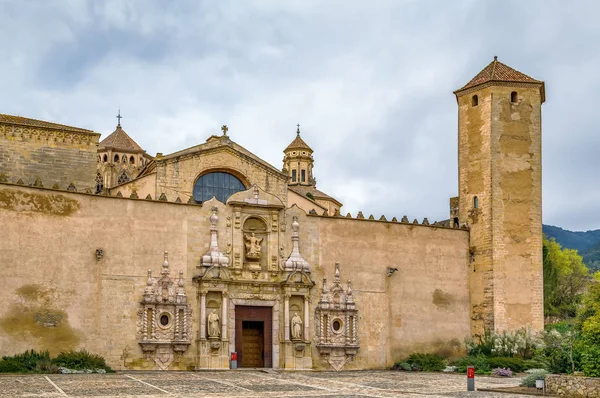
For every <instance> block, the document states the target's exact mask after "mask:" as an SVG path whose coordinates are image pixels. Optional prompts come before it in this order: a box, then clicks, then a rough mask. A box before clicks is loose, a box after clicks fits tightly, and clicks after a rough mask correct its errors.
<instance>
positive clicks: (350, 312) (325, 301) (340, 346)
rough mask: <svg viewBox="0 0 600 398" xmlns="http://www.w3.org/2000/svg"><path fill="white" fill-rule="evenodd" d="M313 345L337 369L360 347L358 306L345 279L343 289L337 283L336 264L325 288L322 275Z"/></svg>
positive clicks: (338, 280)
mask: <svg viewBox="0 0 600 398" xmlns="http://www.w3.org/2000/svg"><path fill="white" fill-rule="evenodd" d="M315 315H316V319H315V330H316V335H317V336H316V347H317V350H318V351H319V354H320V355H321V356H322V357H323V358H324V359H325V360H326V361H327V362H328V363H329V364H330V365H331V367H332V368H333V369H335V370H336V371H339V370H341V369H342V368H343V367H344V365H345V364H346V362H348V361H349V360H352V359H353V358H354V356H355V355H356V353H357V352H358V349H359V348H360V345H359V339H358V310H357V309H356V304H355V302H354V296H353V295H352V284H351V282H350V281H348V285H347V288H346V289H344V288H343V287H342V285H341V283H340V266H339V264H338V263H336V264H335V273H334V280H333V285H332V286H331V289H329V290H328V289H327V278H323V290H322V292H321V298H320V300H319V304H318V305H317V309H316V311H315Z"/></svg>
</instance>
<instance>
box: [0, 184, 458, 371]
mask: <svg viewBox="0 0 600 398" xmlns="http://www.w3.org/2000/svg"><path fill="white" fill-rule="evenodd" d="M260 195H261V197H264V195H267V194H266V193H264V192H262V191H261V193H260ZM242 203H247V202H246V201H241V202H240V204H239V205H235V206H241V207H239V209H240V210H239V211H241V212H242V217H241V220H240V221H241V223H242V222H243V219H244V217H248V216H252V214H254V213H256V214H259V212H261V211H263V210H261V209H263V207H261V206H265V205H264V204H261V203H262V202H260V201H257V207H256V208H255V209H254V208H252V207H251V206H250V205H248V206H250V207H247V208H246V207H244V206H242ZM269 203H270V202H269ZM213 207H216V208H217V211H218V215H219V222H218V225H217V229H218V235H219V247H220V248H221V250H222V251H223V252H224V253H226V255H227V256H230V257H231V256H233V254H232V253H236V250H237V251H239V250H243V241H242V240H241V235H239V233H234V232H233V231H234V229H235V228H236V226H237V223H238V216H237V214H236V213H235V212H233V209H234V208H236V207H234V206H232V205H225V204H222V203H220V202H214V203H208V202H207V203H205V204H204V205H188V204H185V203H182V204H179V203H173V202H163V201H159V200H156V199H155V200H145V199H130V198H120V197H110V196H98V195H90V194H85V193H76V192H69V191H64V190H52V189H47V188H35V187H26V186H19V185H12V184H3V183H0V223H1V224H2V225H3V226H4V231H5V238H4V239H2V240H0V300H1V301H2V302H3V303H4V305H3V306H1V307H0V330H1V333H0V355H7V354H14V353H18V352H22V351H24V350H26V349H30V348H36V349H49V350H51V352H53V353H56V352H58V351H60V350H64V349H70V348H86V349H88V350H89V351H92V352H95V353H99V354H101V355H103V356H104V357H105V358H106V359H107V360H108V362H109V363H110V365H111V366H113V367H114V368H116V369H150V368H152V364H151V363H150V362H149V361H148V360H147V358H145V357H144V354H143V352H142V350H141V348H140V346H139V344H138V340H137V339H136V329H137V327H138V325H137V324H136V322H137V319H138V318H137V311H138V309H139V302H140V301H141V300H142V297H143V294H144V287H145V286H146V281H147V272H148V270H152V272H153V275H159V273H160V269H161V264H162V261H163V252H164V251H168V252H169V263H170V269H171V276H172V277H173V278H175V279H176V276H177V275H178V273H179V271H183V279H184V282H185V290H186V294H187V297H188V302H189V303H190V306H191V309H192V314H191V322H192V332H191V336H192V338H191V346H190V347H189V349H187V351H186V352H185V353H184V355H183V357H182V358H180V359H179V361H178V362H175V363H174V364H173V365H172V366H171V367H170V369H193V368H196V367H198V366H199V363H200V361H199V356H201V355H206V353H203V351H202V349H200V347H199V345H198V343H197V340H196V339H197V336H198V335H199V327H200V319H199V297H198V294H199V293H198V292H197V287H196V285H195V284H194V283H193V282H192V277H193V276H195V275H198V272H199V264H200V260H201V256H202V255H203V254H204V253H206V251H207V249H208V247H209V244H210V222H209V217H210V216H211V214H212V212H213V210H212V208H213ZM269 211H271V212H272V211H273V210H269ZM279 211H280V215H279V217H278V218H277V219H275V218H271V221H269V224H268V225H269V229H270V230H273V231H275V230H279V231H280V232H278V233H276V234H275V235H272V237H271V238H269V239H279V241H278V242H279V245H280V246H279V247H280V255H279V260H278V261H284V260H285V259H286V258H287V256H289V254H290V253H291V250H292V239H291V233H292V226H291V224H292V221H293V219H294V217H296V218H297V220H298V222H299V225H300V229H299V231H300V232H299V250H300V254H301V255H302V257H303V258H304V259H305V260H306V261H307V262H308V264H309V265H310V269H311V278H312V280H313V281H314V282H316V284H315V285H314V286H313V288H312V289H311V290H310V300H309V304H310V307H309V313H308V319H309V323H310V324H309V331H310V336H314V320H313V319H312V317H313V315H314V311H315V306H316V304H317V302H318V300H319V295H320V289H321V288H322V280H323V277H324V276H327V277H329V280H330V281H331V280H332V276H333V271H334V265H335V263H336V262H339V263H340V269H341V277H342V278H343V281H342V282H343V283H344V284H345V282H346V280H347V279H351V280H352V284H353V285H352V286H353V292H354V293H353V294H354V297H355V300H356V308H357V310H358V316H359V319H358V333H359V339H360V349H359V350H358V353H357V355H356V357H355V360H354V361H351V362H349V363H347V364H346V367H345V368H353V369H366V368H384V367H388V366H391V365H392V364H393V362H394V361H397V360H399V359H401V358H402V357H403V356H404V355H406V354H408V353H410V352H413V351H430V352H432V351H434V352H435V351H437V352H443V353H452V352H455V351H457V350H460V344H461V342H462V340H463V339H464V337H466V336H467V335H468V334H469V305H468V285H467V280H468V278H467V274H466V273H467V270H468V231H466V230H461V229H449V228H442V227H435V226H430V225H415V224H406V223H404V224H403V223H398V222H388V221H377V220H368V219H348V218H345V217H322V216H311V215H306V213H305V212H304V211H302V210H301V209H299V208H298V207H296V206H293V207H292V208H288V209H285V210H283V209H282V210H279ZM244 214H246V215H245V216H244ZM275 222H277V224H276V223H275ZM278 225H279V226H278ZM277 234H279V235H277ZM238 235H239V237H238ZM277 236H278V237H277ZM274 243H276V242H274ZM269 245H270V246H271V245H272V244H269ZM270 246H269V247H270ZM265 247H266V246H265ZM98 249H101V250H102V256H101V258H98V257H97V250H98ZM265 250H266V249H265ZM269 250H271V249H269ZM269 257H271V256H269ZM230 264H231V265H230V272H232V273H233V275H234V276H233V277H234V278H235V279H237V280H239V281H240V282H241V285H240V283H237V284H235V286H240V287H239V288H236V289H238V290H239V289H241V290H239V292H240V293H239V294H241V295H243V297H248V299H249V300H250V299H251V300H250V301H249V302H254V301H252V300H255V301H256V302H260V300H263V298H262V297H266V296H268V295H269V294H272V293H268V292H267V293H261V292H262V290H261V289H262V288H260V285H261V284H263V285H268V284H271V285H270V286H274V285H273V283H274V282H276V281H277V280H279V279H278V278H280V276H279V275H280V274H278V273H277V272H274V271H273V270H272V269H271V268H269V271H268V272H263V273H262V274H260V275H257V276H255V275H254V273H251V272H249V271H247V270H246V269H245V268H244V269H242V270H240V273H239V275H238V274H236V273H235V272H237V271H235V269H234V266H235V258H233V259H232V261H231V263H230ZM269 267H270V266H269ZM392 268H396V269H397V271H392V272H391V275H390V276H388V274H389V273H390V269H392ZM234 271H235V272H234ZM255 278H257V279H255ZM245 284H247V285H245ZM232 286H234V285H232ZM244 286H246V287H244ZM255 289H258V290H256V291H255ZM269 289H271V290H268V291H269V292H275V290H273V288H269ZM291 293H292V299H291V302H290V305H292V304H293V303H295V301H293V300H296V299H297V296H294V295H293V294H294V290H292V291H291ZM235 294H238V293H236V291H230V293H229V296H228V297H230V299H231V300H236V299H235V297H236V296H235ZM226 297H227V296H226ZM239 297H242V296H239ZM294 297H296V299H295V298H294ZM272 302H273V301H272ZM232 303H233V301H232ZM275 303H276V304H274V305H275V309H277V313H281V314H284V313H285V312H284V307H283V304H284V303H283V299H282V300H281V301H279V300H276V301H275ZM275 309H274V311H275ZM274 314H275V312H274ZM274 319H275V320H276V322H280V323H281V326H280V329H279V330H284V329H285V327H284V326H285V325H283V322H284V316H283V315H282V316H281V317H278V318H274ZM280 337H281V336H279V337H278V336H276V335H274V336H273V338H274V339H275V340H274V341H275V342H277V341H278V340H277V339H278V338H280ZM307 343H310V341H308V342H306V343H304V344H307ZM230 344H233V343H230ZM275 344H277V343H275ZM233 347H234V346H233ZM281 347H282V348H281V350H280V353H279V355H280V361H281V362H280V363H279V364H278V365H279V366H280V367H288V366H292V368H293V367H294V366H306V363H307V362H306V361H304V362H297V361H296V362H289V360H288V359H285V358H286V357H285V356H286V355H290V356H291V358H295V357H296V356H297V351H296V352H295V351H294V349H292V348H291V346H289V343H285V342H281ZM309 352H312V364H313V366H314V367H315V368H317V369H330V367H329V365H328V364H327V363H326V362H325V361H324V359H323V358H322V357H321V356H320V355H319V353H318V352H317V351H316V350H315V349H313V350H311V351H309ZM225 355H227V353H226V352H225ZM225 363H226V362H225ZM290 364H291V365H290ZM298 364H302V365H298ZM275 365H277V364H274V366H275ZM221 366H222V364H221Z"/></svg>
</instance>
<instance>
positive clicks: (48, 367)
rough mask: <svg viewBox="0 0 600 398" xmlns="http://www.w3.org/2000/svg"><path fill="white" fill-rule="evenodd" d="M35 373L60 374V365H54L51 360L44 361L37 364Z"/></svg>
mask: <svg viewBox="0 0 600 398" xmlns="http://www.w3.org/2000/svg"><path fill="white" fill-rule="evenodd" d="M34 371H35V373H60V370H59V369H58V365H55V364H54V363H52V361H51V360H49V359H48V360H42V361H39V362H38V363H37V365H36V366H35V369H34Z"/></svg>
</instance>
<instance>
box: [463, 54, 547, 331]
mask: <svg viewBox="0 0 600 398" xmlns="http://www.w3.org/2000/svg"><path fill="white" fill-rule="evenodd" d="M454 94H455V95H456V99H457V102H458V169H459V182H458V185H459V200H458V222H459V223H460V224H461V225H464V224H466V225H467V226H468V227H469V228H470V231H471V233H470V254H471V262H470V267H471V269H470V271H471V272H470V273H469V274H470V281H469V285H470V298H471V330H472V333H473V334H481V333H483V331H484V330H486V329H487V330H493V331H501V330H515V329H520V328H522V327H531V328H532V329H533V330H542V329H543V327H544V305H543V268H542V159H541V133H542V126H541V105H542V103H543V102H544V101H545V92H544V82H542V81H539V80H535V79H533V78H531V77H529V76H527V75H525V74H523V73H521V72H518V71H516V70H514V69H512V68H510V67H508V66H507V65H505V64H503V63H501V62H499V61H498V59H497V57H494V60H493V61H492V62H491V63H490V64H489V65H488V66H486V67H485V68H484V69H483V70H482V71H481V72H480V73H479V74H477V76H475V77H474V78H473V79H472V80H471V81H470V82H469V83H467V84H466V85H465V86H464V87H462V88H460V89H459V90H457V91H455V92H454ZM455 220H456V219H455Z"/></svg>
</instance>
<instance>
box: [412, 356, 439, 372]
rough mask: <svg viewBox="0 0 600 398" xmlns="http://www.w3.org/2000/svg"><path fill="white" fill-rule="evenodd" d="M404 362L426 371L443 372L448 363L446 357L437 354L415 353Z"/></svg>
mask: <svg viewBox="0 0 600 398" xmlns="http://www.w3.org/2000/svg"><path fill="white" fill-rule="evenodd" d="M404 362H406V363H408V364H410V365H411V366H412V367H413V369H414V368H416V370H422V371H424V372H441V371H442V370H444V369H445V368H446V365H447V362H446V360H445V359H444V357H442V356H440V355H436V354H419V353H413V354H410V356H409V357H408V358H407V359H406V360H405V361H404Z"/></svg>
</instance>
